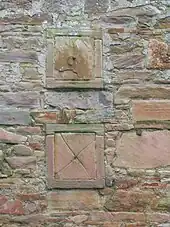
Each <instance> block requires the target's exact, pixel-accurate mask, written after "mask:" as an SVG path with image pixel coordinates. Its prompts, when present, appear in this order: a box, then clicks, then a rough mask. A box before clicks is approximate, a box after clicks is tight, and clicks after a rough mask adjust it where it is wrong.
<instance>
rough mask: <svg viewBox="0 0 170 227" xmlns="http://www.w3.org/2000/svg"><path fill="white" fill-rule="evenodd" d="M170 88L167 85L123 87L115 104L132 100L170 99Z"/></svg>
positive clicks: (116, 95) (117, 94)
mask: <svg viewBox="0 0 170 227" xmlns="http://www.w3.org/2000/svg"><path fill="white" fill-rule="evenodd" d="M169 97H170V86H168V85H166V86H163V85H146V86H143V85H136V84H134V85H132V86H129V85H123V86H121V87H120V88H119V90H118V91H117V92H116V94H115V99H114V103H115V104H123V103H128V102H129V101H130V100H131V99H169Z"/></svg>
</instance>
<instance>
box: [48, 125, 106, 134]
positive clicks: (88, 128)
mask: <svg viewBox="0 0 170 227" xmlns="http://www.w3.org/2000/svg"><path fill="white" fill-rule="evenodd" d="M54 132H95V133H96V134H104V127H103V125H102V124H46V134H53V133H54Z"/></svg>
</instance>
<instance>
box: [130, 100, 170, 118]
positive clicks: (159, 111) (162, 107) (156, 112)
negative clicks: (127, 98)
mask: <svg viewBox="0 0 170 227" xmlns="http://www.w3.org/2000/svg"><path fill="white" fill-rule="evenodd" d="M132 115H133V119H134V120H135V121H136V122H140V121H168V120H170V101H169V100H146V101H145V100H136V101H135V100H134V101H133V102H132Z"/></svg>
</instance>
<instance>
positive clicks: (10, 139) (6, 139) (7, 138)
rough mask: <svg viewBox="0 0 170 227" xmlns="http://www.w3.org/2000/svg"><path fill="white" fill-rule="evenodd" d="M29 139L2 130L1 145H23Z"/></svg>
mask: <svg viewBox="0 0 170 227" xmlns="http://www.w3.org/2000/svg"><path fill="white" fill-rule="evenodd" d="M26 140H27V137H25V136H22V135H18V134H15V133H12V132H9V131H7V130H5V129H3V128H0V143H22V142H26Z"/></svg>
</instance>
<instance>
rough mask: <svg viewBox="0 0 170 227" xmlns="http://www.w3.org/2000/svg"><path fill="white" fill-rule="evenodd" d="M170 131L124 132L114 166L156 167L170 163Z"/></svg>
mask: <svg viewBox="0 0 170 227" xmlns="http://www.w3.org/2000/svg"><path fill="white" fill-rule="evenodd" d="M169 146H170V132H169V131H155V132H142V135H141V136H138V135H136V133H135V132H129V133H124V134H123V135H122V137H121V139H120V141H119V143H118V146H117V150H116V154H117V158H116V160H115V161H113V165H114V166H119V167H125V168H128V167H130V168H156V167H161V166H167V165H169V160H170V153H169Z"/></svg>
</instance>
